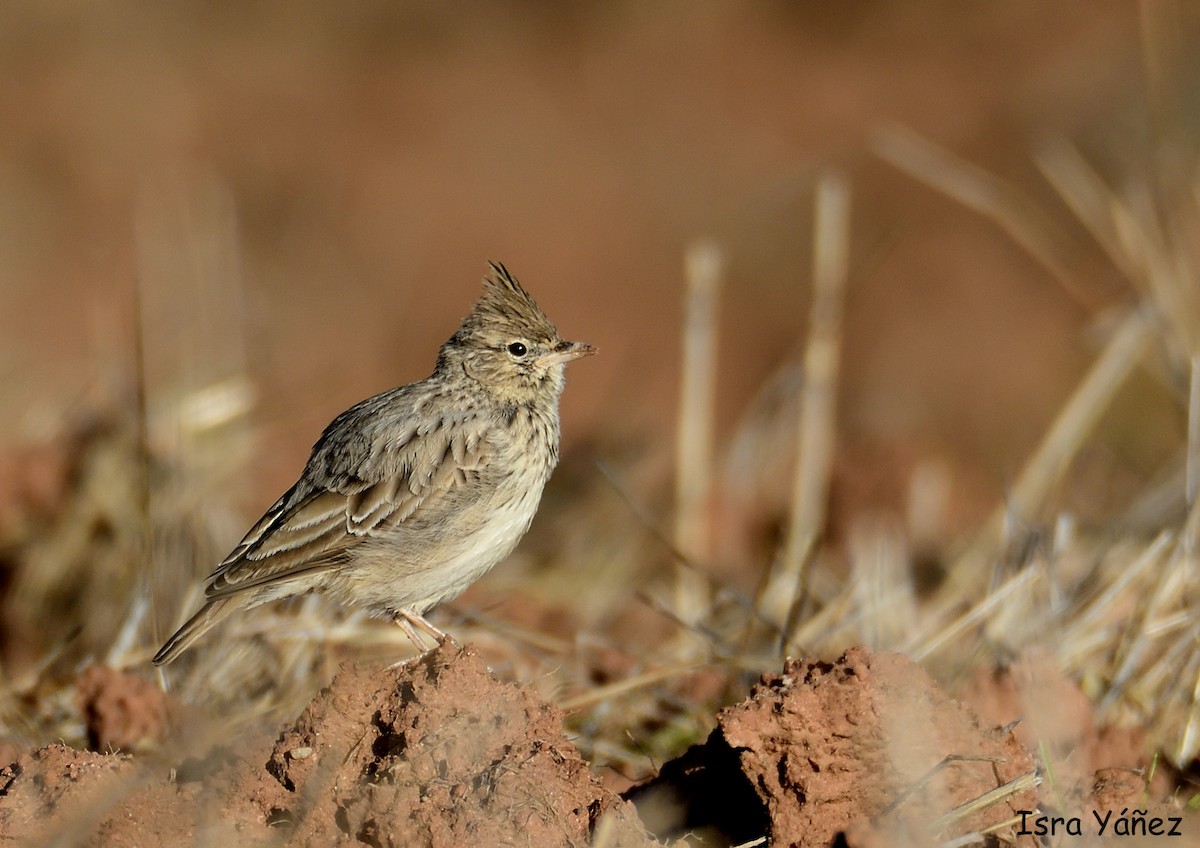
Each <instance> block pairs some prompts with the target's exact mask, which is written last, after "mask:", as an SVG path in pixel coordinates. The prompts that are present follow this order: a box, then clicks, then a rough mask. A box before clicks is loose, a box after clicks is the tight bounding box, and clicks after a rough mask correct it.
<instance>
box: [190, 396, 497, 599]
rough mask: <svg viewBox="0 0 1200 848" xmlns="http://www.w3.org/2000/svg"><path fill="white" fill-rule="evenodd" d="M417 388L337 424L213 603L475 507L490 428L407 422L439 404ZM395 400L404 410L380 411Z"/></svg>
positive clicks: (466, 419)
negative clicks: (412, 525)
mask: <svg viewBox="0 0 1200 848" xmlns="http://www.w3.org/2000/svg"><path fill="white" fill-rule="evenodd" d="M413 388H414V387H407V389H408V390H409V391H408V394H409V395H410V396H407V397H406V396H405V391H406V390H403V389H402V390H396V391H394V392H393V393H385V394H384V395H378V396H376V397H375V398H371V399H369V400H367V401H364V402H363V403H362V404H359V406H358V407H355V408H354V409H352V410H349V411H348V412H347V413H343V414H342V415H341V416H339V417H338V418H337V419H335V420H334V422H333V424H331V425H330V426H329V428H328V429H327V430H326V431H325V433H324V435H323V436H322V437H321V440H320V441H318V442H317V445H316V447H314V448H313V454H312V456H311V457H310V458H309V461H308V465H307V466H306V467H305V470H304V474H303V475H302V476H301V478H300V481H299V482H298V483H296V485H295V486H293V487H292V489H291V490H290V491H289V492H288V493H287V494H285V495H284V496H283V497H282V498H280V499H279V500H278V501H277V502H276V503H275V504H274V505H273V506H272V507H271V509H269V510H268V511H267V513H266V514H265V515H264V516H263V517H262V518H261V519H259V521H258V523H257V524H255V525H254V527H252V528H251V529H250V531H249V532H248V533H247V534H246V536H245V538H243V539H242V541H241V542H240V543H239V544H238V545H237V547H235V548H234V549H233V551H232V552H231V553H230V555H229V556H228V557H227V558H226V559H225V561H224V562H222V563H221V565H220V566H219V567H218V568H217V570H216V571H215V572H214V573H213V574H212V576H211V577H210V578H209V582H208V586H207V590H206V595H207V597H208V598H209V599H210V600H212V599H214V598H219V597H223V596H226V595H230V594H234V593H237V592H244V591H247V590H249V589H254V588H260V587H264V586H268V585H277V584H281V583H285V582H287V581H290V580H293V579H297V578H300V577H305V576H309V575H311V574H312V573H313V572H314V571H320V570H323V569H327V568H332V567H335V566H338V565H343V564H345V563H346V562H347V561H349V559H350V557H349V549H351V548H352V547H354V546H355V545H357V544H359V543H360V542H361V541H363V540H364V539H366V538H370V537H371V536H372V535H374V534H378V533H384V532H386V533H396V532H397V531H398V530H401V529H402V528H403V525H404V523H405V522H407V521H409V520H411V519H412V517H413V516H414V515H415V514H417V513H418V512H419V511H420V512H424V511H426V510H428V511H435V510H436V511H438V512H441V511H444V510H446V509H454V508H461V507H462V506H464V505H466V504H467V503H468V502H469V500H470V499H469V498H467V497H464V493H465V492H468V491H470V489H468V488H467V486H466V484H467V483H468V482H475V481H478V480H479V479H480V478H481V476H482V475H484V474H486V473H487V472H488V469H489V459H490V454H491V450H490V444H491V442H490V441H489V437H488V431H489V426H490V425H489V422H488V420H487V419H486V418H485V417H483V416H480V415H477V414H475V413H474V412H473V411H471V410H462V411H460V412H459V413H458V414H456V415H440V416H433V417H434V418H435V420H431V421H422V422H420V423H419V424H417V425H413V424H412V423H405V422H406V421H407V422H411V421H413V420H414V419H415V418H416V417H417V415H418V410H421V409H422V408H426V409H427V408H428V406H430V405H431V404H429V403H428V399H427V398H426V397H423V396H420V395H416V396H412V395H415V393H414V392H412V391H411V390H412V389H413ZM389 394H391V397H390V402H391V405H392V406H394V407H396V408H394V409H386V408H381V407H384V406H386V405H387V404H388V401H389V397H388V395H389ZM432 405H433V406H436V404H432ZM355 410H361V414H360V415H357V416H356V415H352V414H351V413H353V412H354V411H355ZM406 411H407V415H406V414H405V412H406ZM425 414H426V415H427V416H429V415H430V413H428V412H426V413H425ZM398 421H399V422H400V423H397V422H398ZM389 431H398V432H397V433H396V434H393V432H389ZM364 441H365V442H366V444H364Z"/></svg>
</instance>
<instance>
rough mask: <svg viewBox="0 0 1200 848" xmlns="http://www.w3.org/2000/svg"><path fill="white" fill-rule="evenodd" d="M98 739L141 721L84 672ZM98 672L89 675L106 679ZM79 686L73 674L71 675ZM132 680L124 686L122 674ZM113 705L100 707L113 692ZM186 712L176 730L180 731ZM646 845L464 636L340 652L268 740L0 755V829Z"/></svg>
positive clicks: (170, 840) (558, 726) (558, 737)
mask: <svg viewBox="0 0 1200 848" xmlns="http://www.w3.org/2000/svg"><path fill="white" fill-rule="evenodd" d="M86 679H87V680H89V681H90V683H89V685H88V686H87V687H86V691H87V692H88V693H89V694H88V696H87V697H85V698H81V701H83V702H84V703H86V704H104V705H106V706H105V707H104V708H102V709H98V710H92V709H89V710H85V711H86V712H88V713H89V721H90V720H91V717H92V716H99V715H104V716H105V718H104V719H103V720H101V721H98V722H97V724H96V727H95V734H96V737H97V738H98V739H105V738H108V739H112V738H115V737H112V736H111V733H112V732H116V733H118V734H120V733H123V732H125V731H126V730H127V729H129V728H132V727H135V726H140V727H143V728H146V729H147V730H148V731H149V730H151V729H153V728H152V722H148V721H145V720H144V719H142V718H138V717H139V716H145V715H148V714H149V715H155V716H161V715H163V714H164V710H163V709H161V704H162V699H161V698H159V699H158V702H159V704H160V708H155V709H150V710H149V711H148V712H147V710H146V702H145V701H143V700H142V699H140V698H138V697H133V698H130V697H126V696H125V695H123V694H122V693H123V692H127V691H129V687H130V685H131V684H130V680H129V679H128V678H127V677H125V676H123V675H117V674H115V673H110V674H101V673H92V674H89V675H87V676H86ZM106 683H107V684H109V685H110V687H109V689H108V691H105V684H106ZM81 688H83V687H81ZM132 689H133V691H135V692H140V688H139V686H138V685H137V684H133V686H132ZM126 708H127V712H128V715H126V716H125V717H124V718H117V717H116V716H115V715H114V714H115V713H119V712H121V711H122V709H126ZM187 731H188V728H187V727H176V728H174V730H173V732H174V734H175V735H178V736H180V737H183V738H186V737H187V736H188V732H187ZM599 832H603V833H604V835H605V840H606V841H605V844H606V845H609V846H635V845H638V846H645V845H653V844H656V843H654V842H653V840H651V839H650V838H649V837H648V836H647V835H646V833H645V831H644V830H643V829H642V826H641V825H640V824H639V823H638V820H637V817H636V815H635V814H634V812H633V809H632V807H631V806H630V805H629V804H628V802H625V801H622V800H621V799H619V798H618V797H617V796H615V795H613V794H612V793H610V792H607V791H605V790H603V789H602V788H601V786H600V784H599V782H598V781H597V780H595V779H594V778H593V777H592V776H591V775H590V773H589V771H588V766H587V763H585V762H584V761H583V760H582V759H581V758H580V756H579V754H578V752H577V751H576V749H575V747H574V746H573V745H572V744H571V743H570V742H569V741H567V739H566V738H565V737H564V736H563V731H562V714H561V713H560V712H559V711H558V710H557V709H556V708H555V707H553V706H551V705H549V704H546V703H544V702H541V701H539V700H537V699H536V698H535V697H534V696H532V695H531V694H530V693H529V692H528V691H526V690H524V689H522V688H519V687H517V686H514V685H512V684H508V683H500V682H498V681H496V680H495V679H494V678H493V677H492V676H491V675H490V674H489V672H488V670H487V669H486V667H485V666H484V664H483V662H482V660H481V659H480V658H479V656H478V654H476V653H475V652H474V651H473V650H472V649H470V648H468V649H465V650H463V651H461V652H458V651H455V650H452V649H442V650H440V651H437V652H434V653H431V654H429V655H427V656H426V657H424V658H423V659H421V660H420V661H419V662H415V663H411V664H409V665H407V666H404V667H398V668H391V669H385V670H382V671H381V670H379V669H357V668H354V667H353V666H349V667H346V668H344V669H343V671H342V672H341V673H340V674H338V676H337V677H336V678H335V679H334V681H333V683H332V684H330V686H328V687H327V688H326V689H324V690H323V691H322V692H321V693H320V694H318V695H317V696H316V697H315V698H314V699H313V700H312V702H311V703H310V704H309V706H308V708H307V709H305V711H304V713H303V714H302V715H301V716H300V718H299V719H298V720H297V721H296V723H295V724H293V725H292V726H290V727H288V728H287V729H285V730H284V731H283V732H282V733H281V734H280V736H279V738H278V739H277V740H276V741H275V743H274V745H273V746H272V745H271V744H270V742H269V741H268V740H262V741H261V742H260V743H258V744H251V745H242V746H239V747H238V749H237V750H236V751H234V750H230V749H229V748H227V747H224V746H218V747H217V748H215V749H212V750H210V751H208V752H206V753H205V754H204V755H203V756H201V757H192V758H187V759H184V760H182V761H181V762H180V763H179V764H178V765H177V766H176V768H174V769H168V768H167V767H165V766H164V765H161V764H159V763H155V762H153V761H151V760H150V758H145V759H143V758H139V757H131V756H129V755H125V754H100V753H95V752H91V751H76V750H72V749H70V748H68V747H66V746H64V745H50V746H47V747H45V748H41V749H39V750H36V751H33V752H30V753H26V754H24V755H22V756H21V757H20V758H19V759H18V760H17V761H16V762H15V763H12V764H11V765H9V766H8V767H7V768H5V769H3V770H0V844H5V845H43V844H48V839H49V838H50V837H51V835H52V834H60V835H61V834H69V835H71V836H72V842H71V844H81V845H106V846H137V848H147V846H156V845H180V844H184V845H189V844H197V843H199V842H203V841H206V840H211V841H213V842H214V844H216V842H219V843H220V844H226V845H227V844H234V845H262V844H266V843H272V844H280V843H283V842H286V843H287V844H289V845H314V846H316V845H321V846H328V845H351V844H357V845H369V846H415V845H428V846H456V848H457V846H469V845H513V844H521V845H531V846H539V845H547V846H549V845H556V846H582V845H587V844H589V843H590V841H591V839H592V837H593V836H594V835H596V834H597V833H599Z"/></svg>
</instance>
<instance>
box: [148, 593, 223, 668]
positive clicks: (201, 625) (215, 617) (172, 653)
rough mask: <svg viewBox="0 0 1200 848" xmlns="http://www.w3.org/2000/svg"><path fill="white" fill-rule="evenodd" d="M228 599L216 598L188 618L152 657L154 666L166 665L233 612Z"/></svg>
mask: <svg viewBox="0 0 1200 848" xmlns="http://www.w3.org/2000/svg"><path fill="white" fill-rule="evenodd" d="M230 600H231V599H230V598H218V599H216V600H212V601H209V602H208V603H206V604H205V605H204V606H202V607H201V608H200V611H199V612H198V613H196V614H195V615H193V616H192V617H191V618H189V619H188V620H187V621H186V622H184V625H183V626H182V627H180V628H179V629H178V630H176V631H175V635H174V636H172V637H171V638H170V639H168V640H167V641H166V643H165V644H164V645H163V646H162V647H161V648H159V649H158V653H157V654H155V655H154V664H155V665H166V664H167V663H169V662H171V661H173V660H174V659H175V658H176V657H178V656H179V655H180V654H182V653H183V652H184V651H186V650H187V649H188V648H190V647H191V645H192V643H193V642H195V641H196V640H197V639H199V638H200V637H201V636H203V635H204V634H205V633H207V632H208V631H209V628H211V627H212V626H213V625H214V624H216V623H217V622H218V621H220V620H221V619H223V618H224V617H225V616H227V615H229V613H231V612H233V610H234V607H230V606H229V601H230Z"/></svg>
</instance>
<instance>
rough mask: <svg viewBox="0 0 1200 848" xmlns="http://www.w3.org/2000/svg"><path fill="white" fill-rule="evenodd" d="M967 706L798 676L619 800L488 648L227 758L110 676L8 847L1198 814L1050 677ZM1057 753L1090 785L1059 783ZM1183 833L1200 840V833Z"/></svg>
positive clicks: (207, 737)
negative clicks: (499, 675) (84, 735)
mask: <svg viewBox="0 0 1200 848" xmlns="http://www.w3.org/2000/svg"><path fill="white" fill-rule="evenodd" d="M960 694H961V696H962V699H961V700H956V699H954V698H952V697H950V696H949V695H947V694H946V692H945V691H943V690H942V689H941V688H940V687H939V686H938V685H937V684H936V683H935V682H934V681H933V680H932V679H931V678H930V677H929V676H928V675H927V674H926V673H925V672H924V671H922V670H921V669H920V668H919V667H918V666H917V665H915V664H914V663H913V662H911V661H910V660H908V659H906V658H904V657H902V656H900V655H897V654H890V653H873V652H870V651H868V650H865V649H862V648H855V649H852V650H849V651H847V652H846V654H845V655H843V656H842V657H840V658H837V659H836V660H833V661H820V660H813V659H802V660H789V661H788V662H787V663H786V665H785V666H784V667H783V668H782V669H781V670H780V671H779V672H778V673H768V674H764V675H763V677H762V680H761V682H760V683H759V684H758V685H757V686H755V687H754V689H753V691H752V692H751V693H750V694H749V696H748V697H747V698H746V699H745V700H743V701H742V702H741V703H739V704H736V705H734V706H731V707H728V708H726V709H724V710H722V711H721V712H720V714H719V716H718V717H717V727H716V729H715V730H714V731H713V732H712V734H711V735H710V736H709V738H708V739H707V741H705V742H704V743H703V744H702V745H698V746H694V747H693V748H692V749H691V750H689V751H688V752H687V753H686V754H684V755H683V756H681V757H680V758H679V759H677V760H674V761H672V762H668V763H665V764H664V765H663V766H662V768H661V770H660V773H659V776H658V777H657V778H656V779H654V780H652V781H650V782H648V783H645V784H642V785H640V786H636V787H634V788H633V789H631V790H630V791H629V792H627V793H625V796H624V797H621V796H618V795H616V794H614V793H612V792H610V791H608V790H607V789H605V788H604V787H603V786H602V785H601V783H600V782H599V781H598V780H597V778H596V777H595V776H593V774H592V773H591V771H590V770H589V766H588V763H587V762H585V761H584V760H583V759H582V758H581V756H580V754H579V752H578V751H577V749H576V748H575V746H574V745H573V744H572V743H571V741H570V740H569V739H568V738H567V737H566V736H565V735H564V733H563V713H562V711H561V710H559V709H558V708H556V707H555V706H554V705H552V704H550V703H547V702H546V701H544V700H541V699H540V698H538V697H536V696H535V695H533V694H532V693H531V691H530V690H529V689H528V688H525V687H522V686H519V685H516V684H513V683H508V682H501V681H499V680H497V679H496V678H495V677H494V676H493V675H492V674H491V673H490V672H489V670H488V668H487V667H486V665H485V664H484V660H483V659H482V658H481V657H480V655H479V654H478V653H477V651H476V650H474V649H473V648H471V647H469V646H468V647H466V648H463V649H457V648H454V647H450V646H445V647H442V648H440V649H438V650H436V651H434V652H431V653H430V654H427V655H425V656H424V657H422V658H420V659H419V660H414V661H411V662H409V663H407V664H405V665H401V666H396V667H392V668H365V667H356V666H354V665H352V664H347V665H346V666H344V667H343V668H342V670H341V671H340V672H339V673H338V674H337V676H336V677H335V678H334V680H333V681H332V683H330V685H329V686H328V687H326V688H325V689H323V690H322V691H321V692H320V693H319V694H318V695H317V696H316V697H315V698H313V700H312V701H311V702H310V703H309V705H308V707H307V708H306V709H305V710H304V711H303V713H302V714H301V715H300V716H299V717H298V718H297V719H296V720H295V721H294V722H292V723H290V724H288V725H287V726H286V727H284V728H282V730H280V732H279V733H278V735H277V736H276V737H275V738H273V739H272V738H269V737H263V738H259V739H256V740H233V739H228V738H226V739H222V738H221V737H220V728H219V725H218V726H214V725H213V723H212V722H211V720H208V719H205V718H202V717H200V716H196V715H189V712H188V710H187V709H185V708H183V707H182V706H180V705H178V704H176V703H173V702H172V701H171V700H170V699H169V698H168V697H167V696H164V695H163V694H162V693H161V692H160V691H159V690H158V688H157V687H156V686H154V685H153V684H151V683H149V682H148V681H146V680H144V679H143V678H141V677H138V676H135V675H132V674H129V673H115V672H111V671H108V670H105V669H103V668H94V669H92V670H91V671H89V672H88V673H87V674H85V675H84V676H83V677H82V678H81V679H80V683H79V689H78V699H79V708H80V710H81V711H82V712H83V714H84V715H85V716H86V720H87V723H88V731H89V736H90V739H91V743H92V750H76V749H73V748H70V747H67V746H65V745H62V744H54V745H48V746H45V747H42V748H39V749H37V750H32V751H25V752H22V753H20V755H19V756H17V757H16V758H15V759H14V761H13V762H12V763H10V764H9V765H7V766H6V767H5V768H3V769H2V770H0V845H14V846H15V845H50V844H56V845H89V846H90V845H95V846H99V845H105V846H117V848H125V846H129V848H134V846H137V848H152V846H167V845H204V844H221V845H265V844H289V845H311V846H318V845H368V846H413V845H428V846H435V847H436V848H441V846H464V845H480V846H482V845H525V846H546V848H549V846H582V845H597V846H608V848H616V847H617V846H644V845H655V844H671V843H672V842H674V844H682V843H680V842H678V840H681V839H684V838H685V837H687V838H688V839H690V840H699V841H698V842H697V841H690V842H688V844H703V845H744V844H763V843H762V842H755V840H761V839H762V838H765V839H766V840H767V842H766V843H765V844H769V845H773V846H796V847H797V848H800V847H801V846H825V845H831V844H838V845H851V846H876V845H927V844H939V843H940V844H946V842H947V841H948V840H953V839H954V838H956V837H960V836H965V835H967V834H986V833H991V834H993V836H992V837H991V838H992V839H993V840H999V842H998V843H997V844H1028V845H1035V844H1038V843H1037V842H1036V841H1035V837H1034V835H1032V833H1033V832H1034V831H1035V829H1036V828H1037V827H1038V824H1037V822H1038V819H1037V818H1036V816H1037V815H1046V816H1054V815H1057V816H1061V817H1062V818H1063V819H1064V820H1065V821H1068V822H1069V821H1070V820H1072V819H1077V821H1078V822H1079V824H1080V826H1081V827H1082V832H1083V834H1084V836H1095V835H1097V831H1098V827H1099V825H1098V824H1097V822H1098V821H1099V819H1096V818H1095V817H1094V812H1093V811H1096V813H1098V814H1099V815H1100V816H1101V817H1103V816H1105V815H1106V814H1107V813H1108V812H1109V811H1113V813H1114V816H1113V819H1112V820H1111V821H1112V823H1111V824H1110V827H1113V828H1115V827H1116V824H1115V823H1116V820H1117V819H1118V818H1120V817H1121V815H1122V810H1126V811H1130V816H1129V818H1130V820H1131V821H1132V811H1133V810H1134V809H1139V810H1147V811H1148V813H1147V814H1146V816H1147V819H1146V820H1147V821H1151V822H1153V821H1154V819H1155V817H1158V818H1159V819H1161V820H1162V821H1163V822H1164V823H1165V824H1164V825H1163V827H1171V826H1172V825H1171V824H1170V817H1171V816H1179V815H1180V812H1179V811H1178V810H1175V809H1174V808H1172V807H1169V806H1167V805H1165V804H1164V802H1165V801H1166V795H1167V793H1168V792H1169V791H1170V789H1171V782H1170V781H1169V780H1168V779H1167V777H1166V775H1165V774H1164V773H1163V772H1161V771H1160V772H1159V773H1158V774H1157V775H1155V776H1154V777H1153V778H1152V777H1151V776H1150V771H1149V767H1150V762H1149V759H1148V756H1147V753H1146V749H1145V743H1144V739H1143V738H1142V737H1141V735H1140V734H1139V733H1138V732H1136V731H1124V730H1118V729H1114V728H1102V727H1096V726H1094V725H1093V723H1092V722H1091V720H1090V712H1089V708H1088V705H1087V700H1086V699H1085V698H1084V697H1083V696H1082V694H1081V693H1080V692H1079V691H1078V689H1077V688H1075V687H1074V686H1073V685H1072V684H1070V683H1069V682H1068V681H1066V680H1065V679H1063V678H1062V677H1061V676H1060V675H1058V674H1057V673H1056V672H1055V671H1053V669H1052V666H1051V665H1050V664H1049V663H1047V662H1045V661H1044V659H1043V658H1039V657H1038V656H1036V655H1035V656H1030V657H1027V658H1025V659H1023V660H1022V661H1020V662H1017V663H1015V664H1013V665H1012V666H1010V667H1008V668H1004V669H998V670H996V671H995V672H993V673H990V674H981V675H979V676H977V677H976V678H975V679H974V680H972V681H971V682H970V683H969V685H967V686H966V687H965V688H964V690H963V692H962V693H960ZM1047 698H1049V699H1053V700H1054V701H1056V702H1058V703H1060V704H1062V705H1064V709H1062V710H1058V711H1056V713H1055V714H1056V715H1059V716H1061V717H1062V720H1061V721H1060V722H1058V723H1057V724H1056V725H1055V726H1041V727H1030V726H1029V724H1028V723H1024V722H1020V721H1018V720H1019V719H1020V717H1021V716H1022V715H1023V714H1025V713H1031V714H1038V715H1044V714H1045V711H1043V710H1040V709H1037V702H1038V701H1040V700H1041V701H1044V700H1045V699H1047ZM1038 746H1048V747H1049V748H1051V749H1053V750H1054V751H1055V752H1056V754H1057V756H1058V757H1059V759H1058V760H1057V761H1058V762H1065V763H1068V764H1069V768H1064V769H1062V770H1061V771H1060V772H1059V773H1056V774H1054V775H1049V774H1045V773H1039V772H1038V770H1037V768H1036V767H1035V761H1036V759H1037V758H1038V756H1039V752H1038ZM119 748H131V749H132V748H141V749H143V750H144V751H145V753H137V754H129V753H123V752H121V751H120V750H117V749H119ZM989 793H990V794H989ZM1021 811H1027V812H1026V814H1025V818H1024V819H1022V812H1021ZM1033 811H1040V812H1038V813H1034V812H1033ZM1179 827H1180V828H1182V832H1183V833H1185V834H1190V836H1191V839H1190V840H1189V841H1188V844H1193V843H1194V842H1195V837H1196V834H1197V833H1198V832H1200V830H1198V829H1197V823H1196V822H1195V821H1194V820H1190V819H1189V820H1187V821H1185V822H1184V823H1183V824H1182V825H1179ZM1022 828H1024V830H1026V831H1029V833H1030V835H1022V834H1021V830H1022ZM1109 832H1110V833H1111V832H1112V831H1111V830H1110V831H1109ZM1164 832H1165V831H1164ZM656 838H657V840H658V841H657V842H656ZM979 838H980V840H982V837H979ZM956 844H963V843H956ZM1073 844H1074V843H1073ZM1078 844H1086V843H1078ZM1174 844H1182V843H1174Z"/></svg>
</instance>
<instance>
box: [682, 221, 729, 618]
mask: <svg viewBox="0 0 1200 848" xmlns="http://www.w3.org/2000/svg"><path fill="white" fill-rule="evenodd" d="M723 263H724V259H723V257H722V255H721V251H720V249H719V248H718V247H717V246H716V245H715V244H713V243H712V242H709V241H701V242H696V243H695V244H693V245H691V246H690V247H689V248H688V250H687V254H686V256H685V257H684V271H685V277H686V281H687V292H686V295H685V299H684V320H683V372H682V375H681V386H680V395H681V396H680V402H679V420H678V429H677V436H676V443H675V547H676V548H677V549H678V550H679V551H680V552H681V553H682V554H683V555H684V557H686V558H687V559H688V560H690V561H692V562H705V561H707V559H708V557H709V552H710V545H711V541H712V540H711V538H710V531H709V527H710V523H709V521H708V515H707V510H708V505H709V496H710V493H711V490H712V476H713V474H712V469H713V423H714V420H715V418H716V390H717V317H718V308H717V304H718V297H719V295H720V289H721V285H720V284H721V272H722V270H721V269H722V265H723ZM710 603H711V599H710V597H709V592H708V585H707V583H706V582H705V581H704V580H703V578H702V577H701V576H700V575H699V574H697V573H696V572H695V571H694V570H692V569H690V568H687V567H686V566H685V565H684V564H683V563H677V564H676V570H675V596H674V608H675V614H676V615H677V616H678V617H679V619H680V620H681V621H683V622H685V623H687V624H689V625H690V624H694V623H696V622H697V621H699V620H700V619H701V618H702V617H703V616H704V614H705V613H706V612H707V610H708V607H709V604H710Z"/></svg>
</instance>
